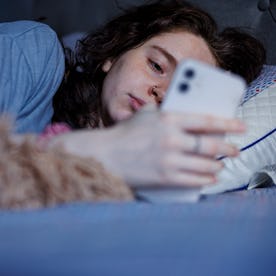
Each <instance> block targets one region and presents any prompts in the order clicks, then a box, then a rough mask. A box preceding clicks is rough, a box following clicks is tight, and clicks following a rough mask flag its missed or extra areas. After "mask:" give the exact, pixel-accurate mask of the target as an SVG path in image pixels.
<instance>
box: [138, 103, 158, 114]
mask: <svg viewBox="0 0 276 276" xmlns="http://www.w3.org/2000/svg"><path fill="white" fill-rule="evenodd" d="M157 110H158V107H157V106H156V104H153V103H148V104H146V105H144V106H143V107H142V108H141V109H140V110H139V112H153V111H157Z"/></svg>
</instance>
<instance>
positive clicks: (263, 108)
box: [202, 65, 276, 194]
mask: <svg viewBox="0 0 276 276" xmlns="http://www.w3.org/2000/svg"><path fill="white" fill-rule="evenodd" d="M237 117H238V118H240V119H242V120H243V121H244V122H245V123H246V125H247V132H246V134H243V135H239V136H237V135H236V136H233V135H232V136H230V135H229V136H227V137H226V139H227V140H228V141H230V142H231V143H233V144H236V145H237V146H238V147H239V148H240V150H241V152H240V155H239V157H237V158H224V159H223V162H224V164H225V168H224V169H223V170H222V171H221V173H219V175H218V184H217V185H215V186H212V187H208V188H204V189H203V190H202V194H211V193H221V192H225V191H230V190H235V189H240V188H247V187H248V185H249V184H250V187H257V186H258V185H260V184H261V183H262V182H263V181H264V180H265V179H266V180H269V181H270V182H272V181H273V182H274V183H276V66H268V65H267V66H264V68H263V71H262V73H261V74H260V76H259V77H258V78H257V79H256V80H255V81H253V82H252V84H251V85H250V86H249V87H248V89H247V91H246V93H245V97H244V100H243V102H242V104H241V106H240V107H239V108H238V113H237ZM263 176H267V178H264V177H263Z"/></svg>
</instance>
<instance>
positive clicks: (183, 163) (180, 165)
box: [165, 153, 224, 175]
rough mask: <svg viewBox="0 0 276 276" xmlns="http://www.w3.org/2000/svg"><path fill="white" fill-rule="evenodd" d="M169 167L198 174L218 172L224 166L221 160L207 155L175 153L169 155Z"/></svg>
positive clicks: (167, 165)
mask: <svg viewBox="0 0 276 276" xmlns="http://www.w3.org/2000/svg"><path fill="white" fill-rule="evenodd" d="M165 166H166V167H167V168H170V169H171V170H174V171H187V172H193V173H198V174H212V175H213V174H216V173H218V172H219V171H220V170H221V169H222V168H223V166H224V164H223V163H222V162H221V161H217V160H216V159H214V158H209V157H206V156H199V155H192V154H181V153H175V154H171V155H170V156H167V163H166V164H165Z"/></svg>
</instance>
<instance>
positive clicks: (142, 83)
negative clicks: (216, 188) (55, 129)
mask: <svg viewBox="0 0 276 276" xmlns="http://www.w3.org/2000/svg"><path fill="white" fill-rule="evenodd" d="M52 41H53V40H52ZM55 43H56V42H55ZM54 49H58V50H56V52H60V50H59V46H57V47H55V48H54ZM54 53H55V51H54ZM52 57H53V55H52V54H51V55H50V56H49V55H48V59H45V64H47V65H48V64H49V62H51V61H52V59H51V58H52ZM185 58H194V59H197V60H200V61H203V62H206V63H208V64H210V65H213V66H220V67H222V68H224V69H226V70H230V71H232V72H234V73H237V74H240V75H242V76H243V77H244V78H245V79H246V80H247V81H248V82H250V81H251V80H253V79H254V78H255V77H256V76H257V75H258V73H259V72H260V70H261V67H262V64H263V63H264V60H265V53H264V49H263V47H262V45H261V44H260V43H259V42H258V41H257V40H255V39H254V38H253V37H251V36H249V35H247V34H245V33H242V32H239V31H237V30H235V29H227V30H225V31H223V32H222V33H218V30H217V27H216V24H215V22H214V20H213V19H212V18H211V17H210V16H209V15H208V14H207V13H205V12H204V11H202V10H200V9H198V8H195V7H193V6H192V5H190V4H188V3H186V2H185V3H184V2H183V3H180V2H179V1H178V2H177V1H168V2H163V1H158V2H156V3H153V4H149V5H143V6H140V7H136V8H133V9H130V10H127V11H125V13H124V14H123V15H121V16H119V17H117V18H115V19H114V20H112V21H111V22H110V23H108V24H106V25H105V26H104V27H103V28H102V29H100V30H99V31H98V32H96V33H94V34H90V35H88V36H87V37H86V38H84V39H83V40H82V41H80V42H79V44H78V47H77V49H76V53H75V55H73V54H72V53H68V55H67V59H66V65H67V66H66V67H67V70H66V72H65V75H64V79H63V82H62V84H61V86H60V88H59V89H58V92H57V93H56V95H55V98H54V116H53V122H65V123H67V124H68V125H69V126H70V127H71V128H95V130H93V131H91V130H87V129H86V130H79V131H74V132H70V133H66V134H64V135H58V136H56V137H54V138H53V139H51V140H50V141H49V143H48V145H47V146H49V147H52V146H56V145H59V144H61V145H62V146H63V147H64V148H65V149H66V150H67V151H68V152H70V153H73V154H76V155H79V156H83V157H91V156H92V157H94V158H96V159H97V160H99V161H100V162H101V163H102V164H103V165H104V166H105V168H106V169H108V170H109V171H110V172H112V173H113V174H115V175H118V176H120V177H121V178H123V179H124V180H125V181H126V182H127V183H128V184H129V185H130V186H131V187H136V186H143V185H157V186H158V185H159V186H160V185H168V184H170V185H176V186H183V185H184V186H185V185H189V186H190V185H193V186H203V185H210V184H212V183H215V181H216V178H215V175H216V173H217V172H218V171H219V170H220V169H221V168H222V167H223V165H222V163H221V162H220V161H217V160H216V159H215V156H217V155H229V156H236V155H237V154H238V150H237V148H235V147H234V146H232V145H230V144H227V143H226V142H224V141H223V140H220V139H217V138H215V137H214V136H211V135H208V134H213V133H219V134H224V133H239V132H242V131H244V125H243V124H242V123H241V122H239V121H237V120H227V119H223V118H214V117H210V116H207V115H206V116H203V115H197V114H173V113H163V112H160V111H159V110H158V108H157V107H158V106H159V105H160V103H161V102H162V99H163V97H164V94H165V92H166V89H167V87H168V85H169V82H170V80H171V77H172V74H173V72H174V70H175V67H176V66H177V64H178V63H179V62H180V61H181V60H182V59H185ZM60 59H61V58H60V55H59V58H58V60H60ZM61 64H62V63H60V62H58V63H57V64H56V67H55V69H56V70H57V71H56V72H55V74H53V75H51V74H52V73H50V72H48V71H46V73H45V72H44V74H42V76H44V75H47V77H49V74H50V79H51V82H52V80H53V78H54V77H56V76H57V75H58V81H55V82H54V83H55V84H56V83H58V82H59V81H60V76H61V72H62V70H63V68H62V65H61ZM29 67H30V66H29ZM57 68H58V69H57ZM248 68H249V69H248ZM30 78H31V77H30ZM31 81H33V79H31ZM49 83H50V82H49V80H47V79H46V80H45V81H44V82H43V84H42V85H41V86H43V85H44V86H45V85H46V87H47V85H48V84H49ZM44 86H43V87H44ZM53 87H54V88H56V86H55V85H54V86H52V87H51V88H53ZM52 90H53V89H52ZM52 90H51V91H52ZM39 93H40V92H39ZM39 93H38V94H39ZM51 93H52V92H51ZM51 93H50V94H51ZM222 93H223V91H222ZM39 95H40V94H39ZM36 96H37V94H35V95H33V94H32V96H31V97H30V101H31V100H32V99H33V98H35V97H36ZM37 97H38V98H40V99H41V97H40V96H37ZM23 100H24V101H26V99H20V101H23ZM39 102H40V103H41V101H39ZM47 108H48V109H47V112H44V113H43V112H42V110H40V111H38V112H39V113H40V114H42V113H43V114H44V115H45V114H48V115H49V114H51V110H49V104H48V106H47ZM34 110H37V109H34ZM44 111H46V108H45V109H44ZM32 112H33V111H30V113H32ZM14 113H15V112H14ZM23 115H24V114H23ZM29 124H30V122H29ZM26 129H27V128H26ZM206 134H207V135H206Z"/></svg>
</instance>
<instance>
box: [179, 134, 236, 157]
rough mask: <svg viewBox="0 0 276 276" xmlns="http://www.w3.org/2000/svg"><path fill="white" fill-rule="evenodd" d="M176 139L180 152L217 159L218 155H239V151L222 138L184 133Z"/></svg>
mask: <svg viewBox="0 0 276 276" xmlns="http://www.w3.org/2000/svg"><path fill="white" fill-rule="evenodd" d="M174 139H175V145H178V150H179V151H181V152H184V153H192V154H195V155H205V156H210V157H216V156H218V155H223V156H237V155H239V149H238V148H237V147H236V146H235V145H233V144H229V143H227V142H226V141H224V140H223V139H221V138H216V137H214V136H210V135H193V134H187V133H184V134H183V135H182V137H181V138H180V137H177V138H174ZM176 140H177V142H176Z"/></svg>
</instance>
